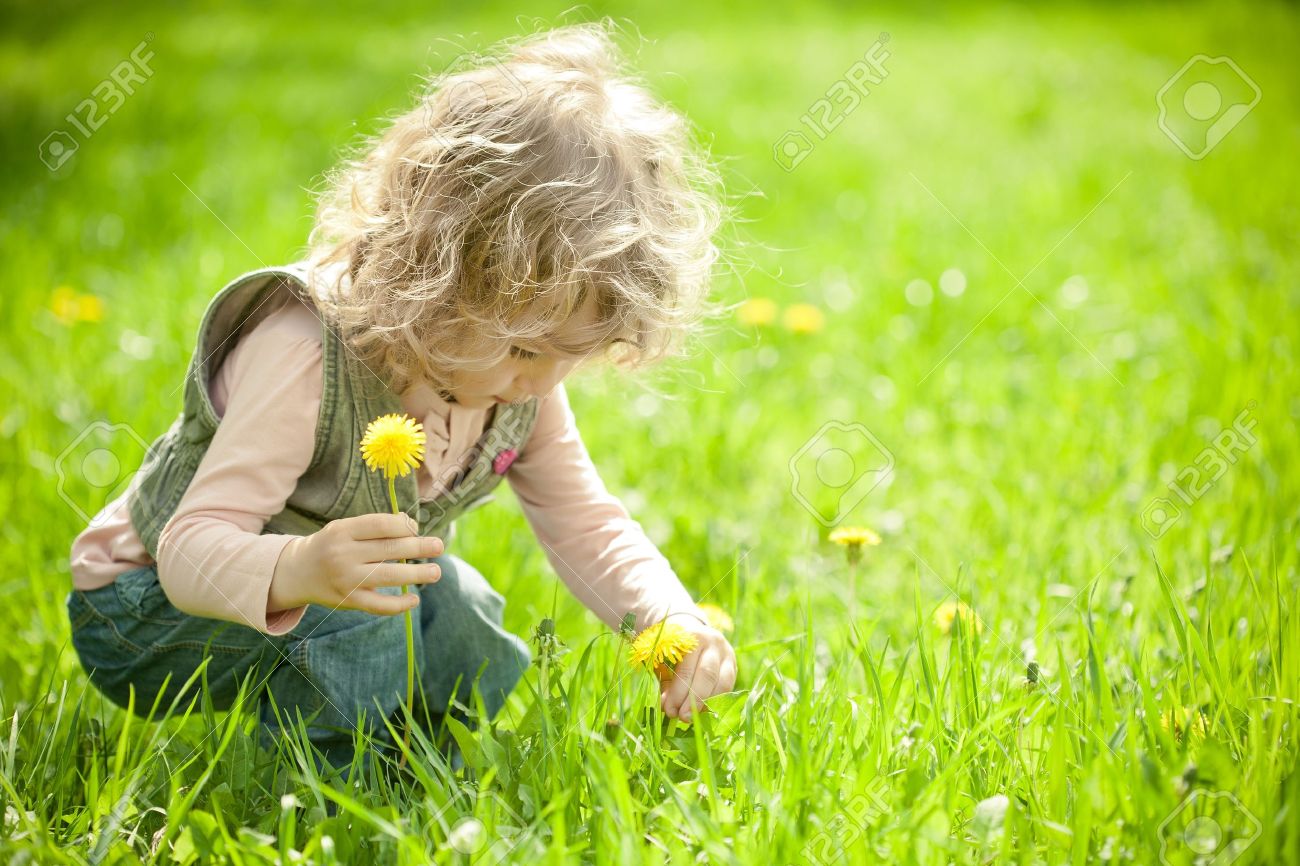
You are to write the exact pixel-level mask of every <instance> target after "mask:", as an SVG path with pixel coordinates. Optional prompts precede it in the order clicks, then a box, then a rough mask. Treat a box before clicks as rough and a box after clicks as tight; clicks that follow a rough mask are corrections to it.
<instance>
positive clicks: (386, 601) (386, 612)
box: [347, 589, 420, 616]
mask: <svg viewBox="0 0 1300 866" xmlns="http://www.w3.org/2000/svg"><path fill="white" fill-rule="evenodd" d="M419 603H420V597H419V596H418V595H416V594H415V593H413V592H408V593H405V594H404V595H384V594H383V593H382V592H375V591H374V590H373V589H358V590H357V591H356V592H354V593H352V595H350V596H348V601H347V606H348V607H350V608H352V609H353V610H363V611H365V612H366V613H373V614H378V615H379V616H396V615H397V614H399V613H406V612H407V611H408V610H410V609H411V608H413V607H415V606H416V605H418V604H419Z"/></svg>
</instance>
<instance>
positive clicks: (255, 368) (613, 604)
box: [71, 303, 699, 634]
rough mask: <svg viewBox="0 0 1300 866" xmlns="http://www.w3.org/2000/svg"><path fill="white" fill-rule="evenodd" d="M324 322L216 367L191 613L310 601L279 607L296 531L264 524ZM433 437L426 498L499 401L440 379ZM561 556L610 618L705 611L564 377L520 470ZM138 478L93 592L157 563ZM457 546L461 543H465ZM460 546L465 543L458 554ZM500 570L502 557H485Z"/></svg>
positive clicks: (185, 531)
mask: <svg viewBox="0 0 1300 866" xmlns="http://www.w3.org/2000/svg"><path fill="white" fill-rule="evenodd" d="M321 354H322V349H321V325H320V322H319V320H318V319H317V318H316V314H315V313H314V312H313V311H311V310H309V309H308V308H307V307H305V306H304V305H302V304H300V303H290V304H287V305H285V306H284V307H283V308H282V309H280V310H277V311H276V312H274V313H272V314H271V315H269V316H268V317H267V318H266V319H264V320H263V321H262V322H261V323H260V324H258V325H257V326H256V327H255V328H254V329H253V330H252V331H250V332H249V333H248V334H246V335H245V336H243V337H242V338H241V339H240V340H239V342H238V344H237V345H236V346H235V347H234V349H232V350H231V351H230V353H229V354H228V355H227V356H226V359H225V361H224V362H223V363H222V364H221V366H220V368H219V369H218V371H217V374H216V375H215V376H214V377H213V378H212V380H211V384H210V393H211V397H212V405H213V407H214V408H215V409H216V411H217V413H218V414H219V415H220V416H221V423H220V424H219V425H218V426H217V431H216V434H215V436H214V437H213V439H212V442H211V443H210V445H209V447H208V450H207V452H206V453H205V454H204V456H203V459H202V461H201V462H200V464H199V467H198V471H197V472H196V473H195V475H194V479H193V481H192V482H191V483H190V486H189V488H188V489H187V490H186V492H185V494H184V496H183V497H182V498H181V501H180V505H179V507H178V508H177V510H176V513H175V514H174V515H173V516H172V518H171V519H170V520H169V521H168V522H167V525H166V526H165V527H164V528H163V531H162V535H161V536H160V538H159V542H158V560H157V562H156V564H157V568H158V579H159V582H160V583H161V584H162V587H163V590H164V592H165V593H166V594H167V598H168V599H169V600H170V601H171V603H172V604H173V605H175V606H176V607H177V608H179V609H180V610H182V611H185V612H186V613H190V614H193V615H196V616H203V617H210V618H213V619H222V620H229V621H232V622H237V623H240V624H242V625H248V626H251V627H253V628H256V629H258V630H260V631H263V632H266V633H268V634H283V633H285V632H288V631H289V630H291V629H292V628H293V627H294V626H295V625H296V624H297V623H298V621H299V620H300V619H301V618H302V616H303V613H304V612H305V611H306V608H305V607H298V608H294V609H291V610H279V611H276V610H269V609H268V601H267V599H268V593H269V591H270V586H271V578H272V575H273V574H274V573H275V566H276V562H277V561H278V559H279V556H280V553H281V551H283V550H284V547H285V545H287V544H288V543H289V541H290V540H291V539H292V536H288V535H279V534H269V533H268V534H266V535H262V534H261V531H262V527H263V526H264V525H265V524H266V521H267V520H269V519H270V518H271V517H272V516H273V515H275V514H277V513H279V512H280V511H281V510H283V508H284V505H285V502H286V501H287V500H288V498H289V495H290V494H291V493H292V492H293V489H294V487H295V486H296V483H297V480H298V478H299V477H300V476H301V475H302V474H303V472H305V471H306V469H307V465H308V463H309V462H310V460H311V455H312V453H313V450H314V444H315V436H316V420H317V413H318V410H319V408H320V402H321V393H322V370H321ZM400 398H401V402H402V405H403V408H404V409H405V410H406V412H407V413H408V414H410V415H411V416H412V417H414V418H421V419H423V423H424V429H425V433H426V436H427V440H428V441H427V444H426V458H425V462H424V463H423V464H422V465H421V467H420V468H419V469H418V470H417V471H418V473H419V487H420V496H421V498H422V499H431V498H433V497H434V496H435V495H436V494H437V493H438V492H439V491H438V489H437V483H436V481H435V479H438V478H447V477H453V473H452V470H453V469H454V468H455V466H456V465H457V464H459V462H460V461H461V460H462V459H463V458H464V457H465V456H466V455H468V454H469V453H470V452H471V450H472V448H473V445H474V443H475V442H476V441H477V439H478V438H479V436H480V435H481V434H482V432H483V430H484V427H485V425H486V422H487V415H488V411H489V410H487V409H467V408H465V407H463V406H460V405H458V404H454V403H448V402H447V401H445V400H443V399H442V398H441V397H439V396H438V395H437V393H436V392H434V391H433V389H431V388H429V387H427V386H417V387H414V388H412V389H409V390H408V391H406V392H405V393H403V394H401V395H400ZM506 480H507V481H508V482H509V483H510V486H511V488H512V489H513V490H514V492H515V494H516V496H517V497H518V499H519V502H520V504H521V505H522V506H523V510H524V514H525V516H526V517H527V519H528V522H529V524H530V525H531V527H532V529H533V532H534V534H535V535H536V536H537V539H538V540H539V541H540V542H541V544H542V546H543V547H544V548H545V550H546V555H547V557H548V558H549V560H550V562H551V566H552V567H553V568H554V569H555V571H556V572H557V573H558V574H559V575H560V577H561V579H563V581H564V582H565V584H566V585H567V586H568V587H569V589H570V591H571V592H573V594H574V595H575V596H576V597H577V598H578V599H579V600H580V601H581V602H582V603H583V604H584V605H586V606H587V607H588V608H589V609H591V611H592V612H594V613H595V614H596V615H597V616H598V617H599V618H600V619H601V620H602V621H604V622H605V623H606V624H608V625H609V626H611V627H617V626H618V624H619V623H620V621H621V620H622V618H623V616H624V615H625V614H626V613H628V612H632V613H635V614H636V617H637V628H644V627H645V626H646V625H649V624H651V623H654V622H658V621H659V620H661V619H663V617H665V616H667V615H668V614H669V613H673V612H678V611H683V612H690V613H694V614H696V615H699V613H698V610H697V608H696V607H695V605H694V603H693V602H692V600H691V598H690V595H689V593H687V591H686V589H685V588H684V587H683V586H682V583H681V581H680V580H679V579H678V577H677V575H676V574H675V573H674V572H673V570H672V567H671V566H670V565H669V564H668V561H667V560H666V559H665V558H664V557H663V555H662V554H661V553H660V552H659V550H658V549H657V548H656V547H655V545H654V544H653V542H651V541H650V539H649V538H648V537H647V536H646V535H645V533H644V531H643V530H642V528H641V526H640V525H639V524H638V523H637V522H636V521H634V520H633V519H631V518H630V517H629V516H628V513H627V511H626V509H624V507H623V505H622V504H621V503H620V502H619V500H618V499H617V498H615V497H614V496H612V495H611V494H610V493H609V492H608V491H607V490H606V488H605V485H604V483H603V482H602V481H601V479H600V476H599V475H598V474H597V472H596V468H595V466H594V465H593V464H592V462H591V458H590V457H589V456H588V454H587V450H586V447H585V446H584V445H583V443H582V439H581V437H580V436H579V434H578V428H577V425H576V423H575V421H574V416H573V413H572V411H571V410H570V408H569V403H568V398H567V396H566V394H565V391H564V388H563V386H562V385H561V386H557V387H556V388H555V390H554V391H552V392H551V393H550V394H548V395H546V396H545V397H543V398H542V399H541V405H540V406H539V409H538V416H537V424H536V426H535V427H534V429H533V432H532V434H531V436H530V437H529V439H528V442H527V443H526V444H525V446H524V448H523V449H522V451H521V453H520V456H519V459H517V460H516V461H515V462H514V464H513V465H512V466H511V467H510V468H509V470H508V471H507V472H506ZM132 492H133V488H132V487H128V489H127V490H126V492H124V493H123V495H122V496H121V497H119V498H118V499H116V500H114V501H113V502H111V503H110V504H109V505H107V506H105V508H104V510H103V511H101V512H100V514H99V515H98V516H97V517H96V518H95V520H93V521H92V522H91V525H90V526H89V527H88V528H87V529H86V530H85V531H83V532H82V533H81V534H80V535H78V536H77V538H76V540H75V541H74V542H73V545H72V556H71V567H72V578H73V585H74V586H75V587H76V588H77V589H81V590H91V589H96V588H98V587H102V586H106V585H108V584H110V583H112V582H113V580H114V579H115V578H116V577H117V575H119V574H122V573H123V572H125V571H129V570H131V569H134V568H139V567H141V566H146V565H152V564H155V560H154V559H153V558H152V557H151V556H150V555H149V553H148V552H147V551H146V550H145V548H144V546H143V545H142V544H141V542H140V538H139V535H138V534H137V533H136V531H135V528H134V527H133V526H132V524H131V518H130V513H129V508H128V507H127V499H128V497H130V495H131V494H132ZM452 546H453V547H454V543H453V545H452ZM449 552H453V553H454V550H452V551H449ZM485 571H487V572H488V573H489V575H490V573H491V569H490V565H489V566H488V567H487V568H485Z"/></svg>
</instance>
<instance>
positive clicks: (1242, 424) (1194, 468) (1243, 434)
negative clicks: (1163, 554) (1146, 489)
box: [1142, 400, 1259, 538]
mask: <svg viewBox="0 0 1300 866" xmlns="http://www.w3.org/2000/svg"><path fill="white" fill-rule="evenodd" d="M1254 408H1255V401H1254V400H1251V401H1250V402H1249V403H1247V404H1246V408H1245V409H1242V410H1241V412H1239V413H1237V417H1236V418H1234V419H1232V424H1231V425H1229V426H1227V427H1224V428H1223V429H1222V430H1220V431H1219V432H1218V434H1217V435H1215V437H1214V438H1213V439H1211V440H1210V444H1209V445H1207V446H1206V447H1205V448H1204V449H1203V450H1202V451H1201V453H1200V454H1197V455H1196V459H1195V460H1193V461H1192V462H1191V464H1190V465H1188V466H1184V467H1183V468H1182V469H1180V470H1179V471H1178V474H1177V475H1175V476H1174V480H1172V481H1170V482H1169V484H1168V485H1167V487H1168V489H1169V492H1170V494H1171V495H1170V496H1157V497H1156V498H1155V499H1152V500H1151V501H1150V502H1148V503H1147V506H1146V508H1143V509H1142V528H1143V529H1145V530H1146V532H1147V535H1150V536H1151V537H1152V538H1159V537H1160V536H1162V535H1164V534H1165V533H1166V532H1168V531H1169V527H1171V526H1173V525H1174V523H1176V522H1177V521H1178V518H1179V517H1182V515H1183V508H1186V507H1191V506H1192V505H1194V504H1195V503H1196V501H1197V500H1198V499H1200V498H1201V497H1202V496H1204V495H1205V494H1206V493H1208V492H1209V490H1210V488H1211V487H1213V486H1214V484H1215V482H1217V481H1218V480H1219V479H1220V478H1222V477H1223V476H1224V475H1226V474H1227V472H1228V470H1229V469H1231V468H1232V467H1233V466H1234V465H1236V463H1237V458H1238V457H1239V456H1240V455H1242V454H1244V453H1245V452H1247V451H1249V450H1250V449H1251V448H1252V447H1253V446H1254V444H1255V443H1256V442H1258V441H1259V438H1258V437H1257V436H1256V435H1255V434H1254V430H1255V427H1256V426H1257V425H1258V424H1259V421H1258V419H1256V418H1254V417H1253V416H1252V415H1251V412H1252V411H1253V410H1254ZM1180 502H1181V503H1182V506H1181V507H1180V506H1179V504H1178V503H1180Z"/></svg>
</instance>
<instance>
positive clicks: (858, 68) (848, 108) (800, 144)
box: [772, 33, 890, 171]
mask: <svg viewBox="0 0 1300 866" xmlns="http://www.w3.org/2000/svg"><path fill="white" fill-rule="evenodd" d="M888 42H889V34H888V33H881V34H880V36H878V37H877V38H876V41H875V42H873V43H872V44H871V47H870V48H868V49H867V50H866V51H865V52H863V54H862V57H860V58H858V59H857V60H855V61H854V62H853V64H852V65H851V66H849V68H848V69H846V70H844V74H843V75H841V76H840V77H839V80H837V81H836V82H835V83H834V84H832V85H831V86H830V87H829V88H827V90H826V95H825V96H823V97H822V98H820V99H818V100H816V101H815V102H813V104H812V105H810V106H808V110H807V111H805V112H804V113H803V114H802V115H800V117H799V121H800V123H801V124H802V125H801V126H800V127H799V128H798V129H791V130H788V131H787V132H786V133H785V135H783V136H781V137H780V138H779V139H777V142H776V144H774V145H772V158H773V159H775V160H776V164H777V165H779V166H781V168H783V169H785V170H786V171H794V170H795V169H796V168H797V167H798V166H799V163H801V162H803V161H804V160H805V159H807V158H808V155H809V154H810V153H812V152H813V148H815V147H816V146H817V143H818V142H822V141H825V140H826V136H828V135H830V134H831V133H832V132H834V131H835V129H836V128H837V127H839V125H840V124H841V123H843V122H844V121H845V119H846V118H848V116H849V115H850V114H852V113H853V112H854V111H855V110H856V109H857V107H858V106H859V105H861V104H862V100H863V99H864V98H865V97H866V96H867V94H868V93H870V92H871V89H872V88H873V87H876V86H878V85H880V84H883V83H884V81H885V79H886V78H888V77H889V70H888V69H886V68H885V61H886V60H888V59H889V57H890V51H889V49H888V48H886V47H885V45H886V43H888Z"/></svg>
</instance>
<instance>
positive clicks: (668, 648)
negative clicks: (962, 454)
mask: <svg viewBox="0 0 1300 866" xmlns="http://www.w3.org/2000/svg"><path fill="white" fill-rule="evenodd" d="M698 643H699V639H698V638H696V637H695V635H693V634H691V633H690V632H689V631H687V630H686V629H685V628H683V627H682V626H680V625H678V624H677V623H675V622H670V621H669V620H664V621H663V622H661V623H659V624H658V625H652V626H650V627H649V628H647V629H645V630H644V631H642V632H641V633H640V634H639V635H637V637H636V640H634V641H632V649H631V651H630V652H629V654H628V663H629V664H631V665H632V666H633V667H643V668H645V669H646V670H648V671H653V672H654V673H657V674H659V675H660V676H662V675H663V674H664V673H666V672H667V671H668V670H670V669H671V668H672V667H673V666H674V665H676V664H677V663H678V662H680V661H681V660H682V659H684V658H686V656H687V655H688V654H689V653H690V651H691V650H693V649H695V646H696V644H698Z"/></svg>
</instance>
